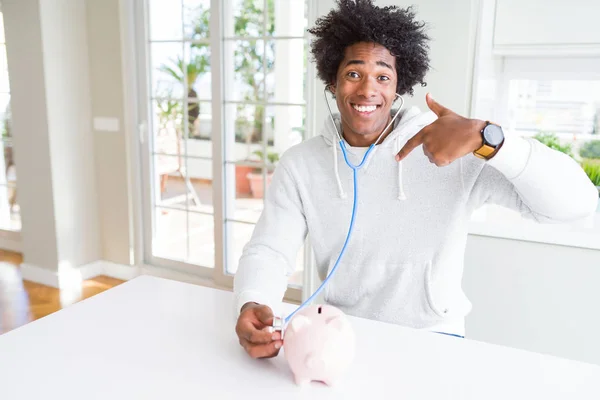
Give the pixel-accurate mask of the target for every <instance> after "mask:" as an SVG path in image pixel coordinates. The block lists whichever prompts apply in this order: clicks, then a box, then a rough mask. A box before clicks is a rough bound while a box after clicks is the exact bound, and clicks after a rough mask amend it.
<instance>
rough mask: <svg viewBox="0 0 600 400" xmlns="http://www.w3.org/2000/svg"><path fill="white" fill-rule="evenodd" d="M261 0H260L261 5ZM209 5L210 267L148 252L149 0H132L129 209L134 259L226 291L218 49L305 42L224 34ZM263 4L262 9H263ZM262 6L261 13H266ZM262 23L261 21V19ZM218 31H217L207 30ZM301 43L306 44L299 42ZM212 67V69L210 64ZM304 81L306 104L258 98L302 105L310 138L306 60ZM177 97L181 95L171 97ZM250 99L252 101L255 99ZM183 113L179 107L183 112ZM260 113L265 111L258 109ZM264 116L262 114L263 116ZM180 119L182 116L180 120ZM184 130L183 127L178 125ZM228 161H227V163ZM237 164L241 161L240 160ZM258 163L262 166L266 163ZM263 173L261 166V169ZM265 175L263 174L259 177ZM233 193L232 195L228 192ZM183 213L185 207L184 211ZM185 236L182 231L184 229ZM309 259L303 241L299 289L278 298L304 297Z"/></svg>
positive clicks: (217, 8)
mask: <svg viewBox="0 0 600 400" xmlns="http://www.w3.org/2000/svg"><path fill="white" fill-rule="evenodd" d="M266 3H267V0H264V4H265V6H266ZM305 4H306V7H307V16H308V19H309V21H310V20H311V17H312V16H313V15H314V13H315V8H316V6H315V3H314V0H307V1H305ZM210 7H211V9H210V10H211V11H210V14H211V18H210V32H211V35H210V38H209V39H208V41H209V43H210V53H211V90H212V93H211V100H210V103H211V106H212V138H211V139H212V160H211V161H212V171H213V177H212V191H213V193H212V197H213V198H212V201H213V214H212V215H213V221H214V241H215V263H214V268H211V267H204V266H199V265H196V264H191V263H188V262H184V261H178V260H172V259H168V258H164V257H159V256H155V255H153V251H152V240H153V230H154V229H155V223H154V220H153V214H154V213H155V212H156V209H157V207H160V205H156V204H153V203H154V200H153V199H154V198H155V197H154V196H155V195H154V190H156V189H155V185H154V173H153V160H152V157H153V156H154V155H153V152H152V149H151V146H152V140H153V135H152V126H151V123H150V121H152V118H153V116H152V112H153V111H152V108H151V102H152V99H153V94H152V92H151V90H152V88H151V78H150V77H151V73H152V72H151V68H152V62H151V57H150V47H151V41H150V28H151V27H150V18H149V8H150V0H136V4H135V5H134V11H133V14H134V30H135V32H134V41H135V44H136V55H135V59H136V63H135V64H136V65H135V71H136V72H137V76H136V94H135V96H136V97H137V99H136V100H135V103H136V108H137V110H136V114H137V121H136V123H137V124H136V125H137V126H136V128H137V130H138V134H139V141H136V143H135V145H136V147H137V149H136V151H137V153H138V154H137V156H136V157H137V158H138V159H139V164H140V168H138V171H137V179H139V181H140V185H139V191H140V196H139V197H140V200H141V201H140V202H139V203H140V204H139V206H137V207H135V208H136V210H135V212H136V214H137V215H138V218H139V219H140V223H139V226H138V235H139V236H141V240H140V243H139V246H136V247H137V248H138V252H140V253H141V256H139V255H138V257H137V258H138V259H139V260H142V262H143V263H145V264H148V265H151V266H155V267H159V268H165V269H170V270H173V271H176V272H180V273H184V274H189V275H190V276H193V277H199V278H202V279H205V280H207V281H210V282H213V283H214V284H215V285H218V286H220V287H225V288H229V289H231V288H232V287H233V275H230V274H227V273H226V272H225V266H226V257H227V229H226V224H227V221H226V218H225V217H226V216H225V202H226V200H227V198H226V197H227V196H229V197H231V193H229V194H227V193H226V191H225V176H224V171H225V167H226V163H225V161H226V160H225V143H224V140H223V135H224V108H225V106H226V103H227V104H231V103H235V102H234V101H229V100H228V101H227V102H225V101H224V87H225V82H224V81H225V80H224V77H223V75H224V62H223V59H224V47H225V44H224V43H225V40H229V41H231V40H235V39H246V40H248V39H249V40H261V39H268V40H272V39H274V40H285V39H298V38H302V39H303V40H305V41H307V40H308V37H307V34H306V33H305V34H304V35H303V36H301V37H300V36H298V37H297V36H275V37H271V36H257V37H249V38H238V37H227V39H225V35H224V30H223V26H224V22H223V7H224V4H223V2H222V1H221V0H210ZM265 8H266V7H265ZM266 12H267V11H266V9H265V14H266ZM264 24H266V19H265V22H264ZM214 32H218V34H213V33H214ZM173 42H174V43H185V39H180V40H173ZM305 43H306V42H305ZM216 66H218V68H217V67H216ZM307 74H308V76H307V79H306V85H305V88H304V90H305V99H306V102H305V103H302V104H295V103H281V102H275V101H269V100H268V99H265V100H264V101H261V102H259V103H260V104H262V105H264V106H265V107H269V106H277V105H286V106H293V105H301V106H303V107H304V108H305V116H306V121H307V122H306V126H305V132H306V134H305V136H304V139H307V138H308V137H310V135H311V134H312V132H314V121H313V120H314V101H312V99H313V96H314V82H315V79H314V78H315V76H316V74H315V72H314V68H312V66H311V65H310V64H309V65H308V71H307ZM177 100H183V99H177ZM241 103H243V104H253V102H246V101H242V102H241ZM255 103H256V102H255ZM184 104H185V101H184ZM184 114H185V111H184ZM263 114H266V113H263ZM264 118H266V116H264ZM184 120H185V118H184ZM184 129H185V128H184ZM266 136H267V135H263V143H262V146H263V150H264V149H265V148H266V146H267V138H266ZM230 162H231V161H229V163H230ZM241 163H242V164H243V162H241ZM262 164H264V165H263V166H266V163H262ZM263 171H264V169H263ZM264 174H265V173H263V175H264ZM233 196H234V197H235V193H233ZM186 212H189V210H186ZM186 234H187V233H186ZM313 263H314V259H313V257H312V250H311V248H310V243H309V241H308V238H307V240H306V241H305V243H304V275H303V284H302V287H293V286H288V289H287V291H286V293H285V297H284V300H286V301H291V302H299V301H300V300H301V299H302V298H303V297H304V298H305V297H307V295H306V294H305V293H304V292H306V291H308V290H309V289H310V288H311V287H312V286H314V284H313V280H314V275H315V274H314V271H313V269H314V268H313Z"/></svg>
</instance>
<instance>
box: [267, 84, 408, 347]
mask: <svg viewBox="0 0 600 400" xmlns="http://www.w3.org/2000/svg"><path fill="white" fill-rule="evenodd" d="M327 91H330V92H331V85H327V86H325V88H324V89H323V96H324V97H325V104H327V109H328V110H329V117H330V118H331V123H332V124H333V128H334V129H335V132H336V133H337V137H338V143H339V145H340V148H341V149H342V154H343V155H344V161H345V162H346V165H348V167H350V168H351V169H352V178H353V179H352V180H353V183H354V185H353V186H354V190H353V192H354V194H353V204H352V217H351V218H350V227H349V228H348V234H347V235H346V240H345V241H344V245H343V246H342V250H341V251H340V254H339V256H338V258H337V260H336V262H335V264H334V266H333V268H332V269H331V272H329V275H327V277H326V278H325V280H324V281H323V282H322V283H321V285H320V286H319V287H318V288H317V290H316V291H315V292H314V293H313V294H312V295H311V296H310V297H309V298H308V299H306V300H305V301H304V302H303V303H302V304H301V305H299V306H298V307H297V308H296V309H295V310H294V312H292V313H291V314H289V315H288V316H287V317H285V318H281V317H275V318H273V330H275V331H280V332H281V338H282V339H283V333H284V330H285V327H286V326H287V324H288V322H289V321H290V320H291V319H292V317H293V316H294V315H295V314H296V313H297V312H298V311H300V310H301V309H303V308H304V307H305V306H306V305H307V304H309V303H310V302H311V301H312V300H313V299H314V298H315V297H316V296H317V295H318V294H319V293H320V292H321V290H323V288H324V287H325V285H326V284H327V281H329V278H331V276H332V275H333V274H334V273H335V271H336V270H337V267H338V265H339V263H340V261H341V259H342V257H343V255H344V253H345V252H346V247H347V246H348V242H349V241H350V236H351V235H352V230H353V229H354V220H355V218H356V204H357V198H358V194H357V192H358V184H357V173H358V170H360V169H361V168H362V167H363V165H364V164H365V161H366V160H367V157H368V156H369V154H370V153H371V152H373V154H375V152H374V149H376V147H375V146H376V145H377V144H378V143H379V141H380V140H381V138H382V137H383V134H384V133H385V132H386V131H387V130H388V128H389V127H390V126H392V124H393V123H394V121H395V120H396V117H398V115H399V114H400V111H401V110H402V107H403V106H404V99H403V98H402V96H400V95H399V94H398V93H396V98H395V100H398V99H400V100H401V101H402V103H401V104H400V108H398V111H396V113H395V114H394V117H393V118H392V120H391V121H390V122H389V124H387V126H386V127H385V128H384V129H383V131H382V132H381V134H380V135H379V137H378V138H377V140H376V141H375V143H373V144H371V145H370V146H369V148H368V149H367V151H366V153H365V155H364V156H363V158H362V161H361V162H360V163H359V164H358V165H354V164H352V163H351V162H350V160H348V155H347V153H346V142H345V141H344V138H343V137H342V135H341V134H340V131H339V130H338V128H337V126H336V124H335V120H334V119H333V113H332V112H331V107H330V106H329V100H328V99H327ZM395 100H394V101H395Z"/></svg>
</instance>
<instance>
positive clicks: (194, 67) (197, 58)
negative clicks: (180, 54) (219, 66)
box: [184, 43, 212, 101]
mask: <svg viewBox="0 0 600 400" xmlns="http://www.w3.org/2000/svg"><path fill="white" fill-rule="evenodd" d="M185 46H186V48H185V67H184V68H185V70H186V71H187V73H186V76H185V79H186V84H187V96H188V98H189V99H190V100H192V101H193V100H198V99H200V100H210V99H211V97H212V96H211V91H212V87H211V79H210V45H208V44H203V43H200V44H198V43H186V45H185Z"/></svg>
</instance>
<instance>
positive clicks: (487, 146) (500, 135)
mask: <svg viewBox="0 0 600 400" xmlns="http://www.w3.org/2000/svg"><path fill="white" fill-rule="evenodd" d="M481 138H482V139H483V145H482V146H481V147H480V148H478V149H477V150H475V151H474V152H473V154H474V155H475V156H476V157H479V158H483V159H484V160H489V159H490V158H492V157H493V156H494V155H495V154H496V152H497V151H498V150H499V149H500V147H501V146H502V143H504V132H503V131H502V128H501V127H500V125H496V124H494V123H492V122H490V121H485V126H484V127H483V129H482V130H481Z"/></svg>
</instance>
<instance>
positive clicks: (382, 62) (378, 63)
mask: <svg viewBox="0 0 600 400" xmlns="http://www.w3.org/2000/svg"><path fill="white" fill-rule="evenodd" d="M352 64H360V65H364V64H365V62H364V61H363V60H348V61H347V62H346V66H348V65H352ZM376 64H377V65H379V66H381V67H386V68H389V69H390V70H392V71H393V70H394V68H392V66H391V65H390V64H388V63H386V62H384V61H377V63H376Z"/></svg>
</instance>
